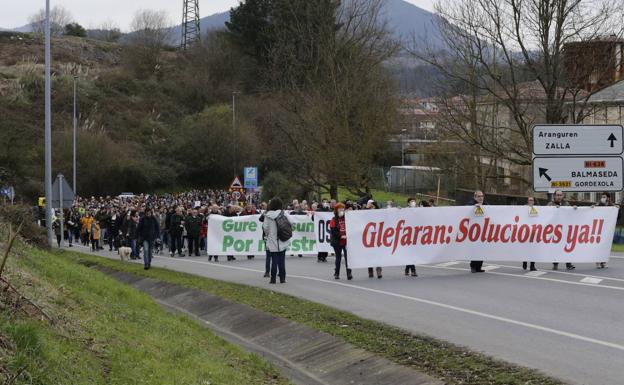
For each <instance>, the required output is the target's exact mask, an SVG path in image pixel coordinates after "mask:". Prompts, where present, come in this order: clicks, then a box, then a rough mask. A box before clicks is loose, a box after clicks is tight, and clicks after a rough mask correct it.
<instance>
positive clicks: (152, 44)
mask: <svg viewBox="0 0 624 385" xmlns="http://www.w3.org/2000/svg"><path fill="white" fill-rule="evenodd" d="M130 29H131V31H132V32H131V33H130V35H129V38H128V43H129V47H127V49H126V51H125V57H126V62H127V63H128V64H129V65H130V67H131V68H132V69H133V71H134V72H135V74H136V75H137V76H138V77H143V78H144V77H149V76H150V75H152V74H155V73H158V71H159V68H160V54H161V51H162V50H163V48H165V47H166V46H167V45H168V43H169V40H170V37H171V32H172V29H171V22H170V21H169V18H168V17H167V13H166V12H165V11H154V10H150V9H144V10H140V11H137V12H136V13H135V15H134V18H133V19H132V22H131V23H130Z"/></svg>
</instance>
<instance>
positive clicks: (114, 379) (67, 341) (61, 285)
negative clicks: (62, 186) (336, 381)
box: [0, 245, 288, 385]
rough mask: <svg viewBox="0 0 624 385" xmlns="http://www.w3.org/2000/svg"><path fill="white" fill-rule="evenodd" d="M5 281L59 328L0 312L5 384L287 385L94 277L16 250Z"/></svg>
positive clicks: (54, 258) (195, 327) (135, 294)
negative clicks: (8, 379) (9, 379)
mask: <svg viewBox="0 0 624 385" xmlns="http://www.w3.org/2000/svg"><path fill="white" fill-rule="evenodd" d="M17 249H18V250H17V253H16V254H17V258H12V259H11V260H10V262H11V263H10V269H9V271H8V277H9V279H10V280H11V282H14V284H15V285H17V286H19V289H20V290H21V291H22V292H23V293H26V294H27V296H28V297H30V298H31V299H33V300H34V301H35V302H36V303H37V304H39V305H40V306H41V307H42V308H43V309H45V311H46V312H47V313H48V314H50V315H51V317H52V318H53V319H54V320H55V322H54V323H53V324H48V323H45V322H41V321H34V320H32V319H31V318H29V317H25V316H24V315H21V316H20V315H18V314H17V313H9V312H8V311H6V310H3V311H0V378H2V375H3V371H2V370H1V369H4V370H5V371H8V373H11V374H9V376H10V375H15V374H16V373H19V372H20V371H23V372H22V375H21V376H20V377H19V378H18V379H17V381H16V382H15V384H41V385H44V384H45V385H55V384H63V385H70V384H76V385H85V384H89V385H91V384H119V385H125V384H146V385H148V384H149V385H155V384H163V385H174V384H179V385H186V384H188V385H191V384H193V385H195V384H197V385H207V384H233V385H234V384H236V385H238V384H287V383H288V381H286V380H285V379H284V378H282V377H281V375H280V374H279V373H278V372H277V371H276V370H275V369H274V368H273V367H272V366H270V365H269V364H268V363H266V362H265V361H263V360H261V359H260V358H259V357H257V356H255V355H252V354H249V353H247V352H245V351H243V350H241V349H239V348H238V347H235V346H233V345H231V344H229V343H227V342H226V341H224V340H222V339H221V338H219V337H217V336H215V335H214V334H212V333H211V332H210V331H209V330H207V329H205V328H204V327H202V326H201V325H199V324H198V323H197V322H195V321H194V320H191V319H190V318H188V317H186V316H181V315H175V314H172V313H169V312H167V311H165V310H164V309H163V308H161V307H160V306H159V305H158V304H156V303H155V302H154V301H153V300H152V299H151V298H150V297H149V296H147V295H145V294H143V293H141V292H139V291H137V290H135V289H133V288H131V287H129V286H126V285H123V284H121V283H119V282H117V281H115V280H114V279H111V278H109V277H107V276H106V275H105V274H103V273H100V272H98V271H96V270H94V269H90V268H88V267H86V266H84V265H81V264H78V263H77V260H78V258H77V257H76V255H73V256H68V255H67V254H65V255H64V254H63V253H51V252H46V251H43V250H40V249H36V248H32V247H25V246H23V245H20V246H18V248H17Z"/></svg>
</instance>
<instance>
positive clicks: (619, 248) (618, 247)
mask: <svg viewBox="0 0 624 385" xmlns="http://www.w3.org/2000/svg"><path fill="white" fill-rule="evenodd" d="M611 251H613V252H616V253H624V244H620V243H614V244H613V245H612V246H611Z"/></svg>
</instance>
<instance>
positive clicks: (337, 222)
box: [329, 203, 353, 280]
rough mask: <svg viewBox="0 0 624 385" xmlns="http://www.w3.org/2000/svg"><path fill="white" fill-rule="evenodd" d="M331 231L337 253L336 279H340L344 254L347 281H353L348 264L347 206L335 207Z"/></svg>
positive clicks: (339, 205) (332, 241) (342, 204)
mask: <svg viewBox="0 0 624 385" xmlns="http://www.w3.org/2000/svg"><path fill="white" fill-rule="evenodd" d="M329 231H330V234H331V239H330V242H331V245H332V247H333V248H334V252H335V253H336V268H335V270H334V278H335V279H340V265H341V263H342V255H343V254H344V261H345V269H346V270H347V279H348V280H351V279H353V275H351V269H349V263H348V262H347V227H346V224H345V205H344V203H337V204H336V206H335V207H334V217H333V218H332V219H331V221H330V222H329Z"/></svg>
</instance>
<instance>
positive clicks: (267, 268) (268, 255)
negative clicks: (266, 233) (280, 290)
mask: <svg viewBox="0 0 624 385" xmlns="http://www.w3.org/2000/svg"><path fill="white" fill-rule="evenodd" d="M264 272H265V273H266V274H269V273H270V272H271V253H269V251H268V250H267V251H266V262H265V263H264Z"/></svg>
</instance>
